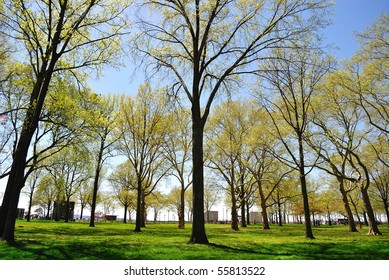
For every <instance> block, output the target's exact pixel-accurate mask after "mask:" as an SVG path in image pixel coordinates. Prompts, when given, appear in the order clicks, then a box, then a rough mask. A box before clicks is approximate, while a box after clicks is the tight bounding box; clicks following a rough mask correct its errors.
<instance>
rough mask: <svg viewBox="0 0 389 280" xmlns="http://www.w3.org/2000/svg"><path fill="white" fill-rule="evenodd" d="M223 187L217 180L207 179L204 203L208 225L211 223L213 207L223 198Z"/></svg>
mask: <svg viewBox="0 0 389 280" xmlns="http://www.w3.org/2000/svg"><path fill="white" fill-rule="evenodd" d="M222 190H223V186H222V185H220V183H218V182H217V180H216V178H206V181H205V185H204V203H205V211H206V212H207V214H208V216H207V223H209V222H210V221H209V212H210V211H211V209H212V207H213V206H214V205H215V204H216V203H217V201H218V200H219V199H220V198H221V193H222Z"/></svg>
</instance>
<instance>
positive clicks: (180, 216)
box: [178, 186, 185, 229]
mask: <svg viewBox="0 0 389 280" xmlns="http://www.w3.org/2000/svg"><path fill="white" fill-rule="evenodd" d="M178 229H185V186H181V191H180V207H179V211H178Z"/></svg>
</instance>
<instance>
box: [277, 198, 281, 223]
mask: <svg viewBox="0 0 389 280" xmlns="http://www.w3.org/2000/svg"><path fill="white" fill-rule="evenodd" d="M277 207H278V225H279V226H280V227H282V210H281V203H280V201H278V202H277Z"/></svg>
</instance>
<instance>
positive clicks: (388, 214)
mask: <svg viewBox="0 0 389 280" xmlns="http://www.w3.org/2000/svg"><path fill="white" fill-rule="evenodd" d="M383 202H384V208H385V213H386V222H387V224H388V227H389V205H388V201H386V200H384V201H383Z"/></svg>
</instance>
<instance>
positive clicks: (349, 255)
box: [0, 221, 389, 260]
mask: <svg viewBox="0 0 389 280" xmlns="http://www.w3.org/2000/svg"><path fill="white" fill-rule="evenodd" d="M133 229H134V225H132V224H122V223H97V224H96V227H95V228H90V227H89V226H88V224H87V223H80V222H74V223H68V224H66V223H63V222H52V221H31V222H26V221H18V222H17V225H16V233H15V236H16V243H15V244H13V245H10V244H7V243H6V242H4V241H3V242H0V259H6V260H12V259H25V260H26V259H62V260H64V259H65V260H85V259H88V260H96V259H100V260H111V259H114V260H124V259H132V260H136V259H140V260H146V259H163V260H171V259H174V260H177V259H190V260H194V259H201V260H206V259H216V260H220V259H223V260H227V259H238V260H243V259H263V260H266V259H269V260H281V259H286V260H312V259H313V260H315V259H316V260H317V259H335V260H356V259H357V260H360V259H362V260H370V259H385V260H388V259H389V228H388V227H387V226H381V227H380V230H381V231H382V233H383V235H382V236H368V235H366V232H367V228H366V227H365V228H363V229H362V230H361V231H360V232H357V233H350V232H348V231H347V229H348V228H347V227H345V226H332V227H329V226H321V227H316V228H314V235H315V237H316V239H314V240H309V239H305V238H304V226H303V225H285V226H283V227H278V226H276V225H273V226H272V229H270V230H266V231H264V230H261V228H260V226H259V225H252V226H249V227H248V228H241V230H240V231H238V232H233V231H231V230H230V228H229V225H206V231H207V236H208V240H209V242H210V243H211V244H209V245H199V244H195V245H193V244H188V243H187V242H188V240H189V237H190V233H191V225H190V224H187V225H186V229H185V230H178V229H177V227H176V225H175V224H148V225H147V228H144V229H142V232H141V233H135V232H133Z"/></svg>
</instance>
